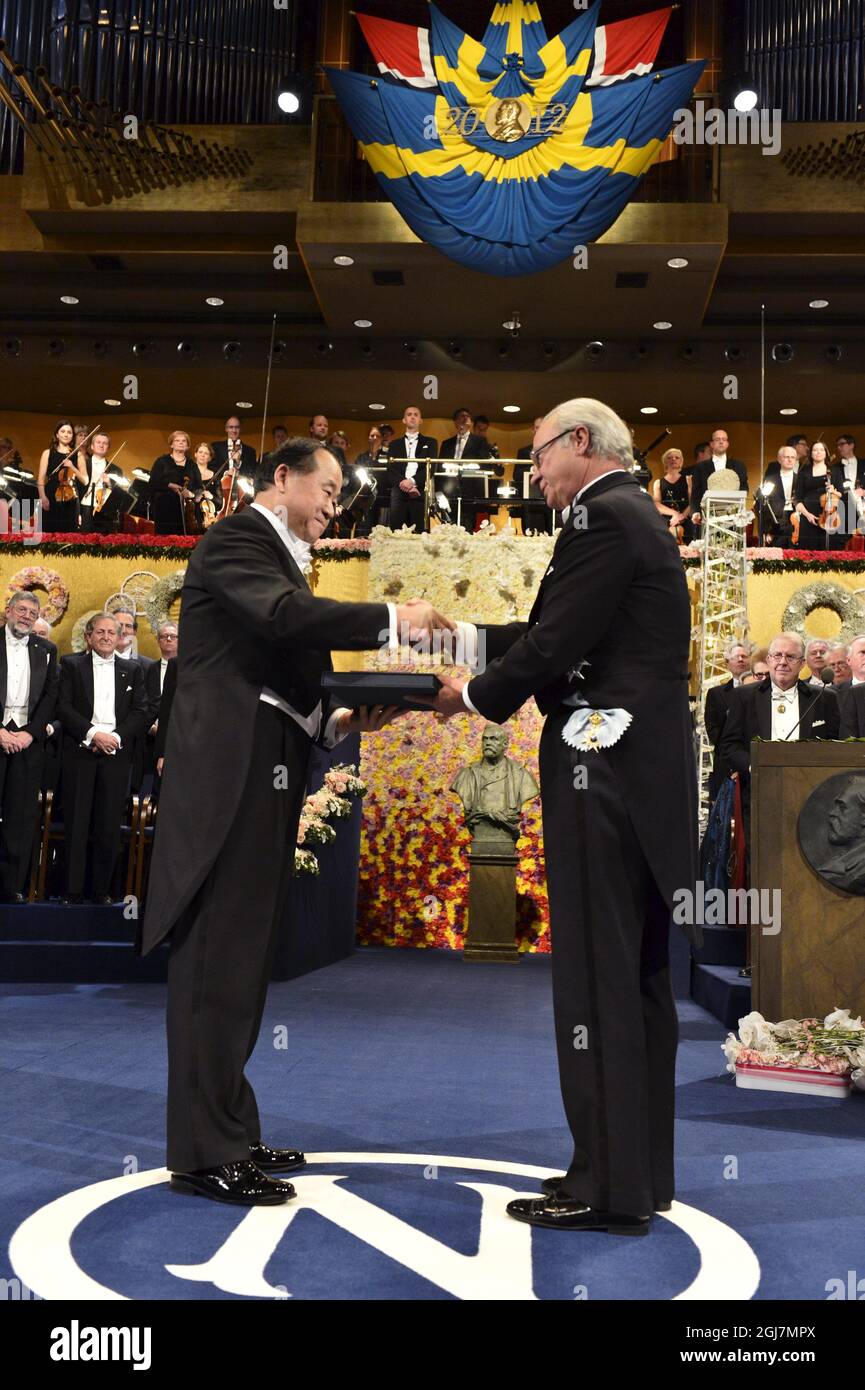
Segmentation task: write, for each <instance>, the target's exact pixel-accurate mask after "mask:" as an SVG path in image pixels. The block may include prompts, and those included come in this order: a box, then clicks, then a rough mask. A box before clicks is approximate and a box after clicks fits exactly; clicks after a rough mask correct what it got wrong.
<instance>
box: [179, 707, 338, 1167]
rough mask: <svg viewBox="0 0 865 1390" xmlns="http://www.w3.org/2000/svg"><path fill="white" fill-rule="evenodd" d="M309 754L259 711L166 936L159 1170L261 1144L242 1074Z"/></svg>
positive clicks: (280, 720)
mask: <svg viewBox="0 0 865 1390" xmlns="http://www.w3.org/2000/svg"><path fill="white" fill-rule="evenodd" d="M311 747H312V744H311V742H310V739H309V738H308V736H307V735H306V734H305V733H304V732H303V730H302V729H301V728H300V727H299V726H298V725H297V724H296V723H295V721H294V720H293V719H291V718H290V717H289V716H288V715H286V714H283V713H282V712H281V711H280V710H277V709H275V708H274V707H273V706H272V705H268V704H265V703H264V702H259V705H258V712H257V716H256V725H255V740H254V743H253V752H252V758H251V760H250V764H249V770H248V774H247V778H246V783H245V786H244V789H243V793H242V795H241V798H240V803H239V805H238V808H237V813H236V815H235V818H234V821H233V823H232V826H231V830H230V831H229V833H228V836H227V838H226V840H225V844H224V845H223V847H222V849H221V850H220V852H219V854H218V856H217V859H216V862H215V864H214V866H213V868H212V869H211V871H210V873H209V874H208V876H207V878H206V879H205V881H204V883H203V885H202V887H201V888H200V889H199V890H198V892H197V893H196V895H195V897H194V898H193V899H192V902H191V903H190V905H189V907H188V908H187V910H186V911H185V912H184V913H183V915H182V916H181V918H180V920H179V921H178V923H177V925H176V926H175V928H174V930H173V932H172V936H171V952H170V955H169V961H168V1010H167V1030H168V1153H167V1163H168V1167H169V1168H170V1169H171V1170H172V1171H174V1172H190V1171H192V1170H194V1169H198V1168H212V1167H216V1166H217V1165H218V1164H222V1163H234V1162H237V1161H238V1160H240V1159H248V1158H249V1146H250V1144H253V1143H257V1142H258V1140H259V1139H260V1138H261V1130H260V1126H259V1117H258V1107H257V1105H256V1101H255V1095H254V1093H253V1090H252V1087H251V1086H250V1084H249V1082H248V1081H247V1079H246V1077H245V1076H244V1067H245V1065H246V1063H247V1061H248V1060H249V1058H250V1056H251V1055H252V1052H253V1049H254V1048H255V1043H256V1040H257V1038H258V1030H259V1028H260V1026H261V1016H262V1013H263V1011H264V1001H265V996H266V994H267V983H268V979H269V976H270V967H271V962H272V959H273V953H274V950H275V948H276V942H277V934H278V929H279V923H280V921H281V918H282V912H283V908H284V905H285V896H286V892H287V889H288V881H289V878H290V876H291V873H292V870H293V867H294V848H295V841H296V838H297V823H298V819H299V817H300V810H301V806H302V805H303V798H304V794H305V791H306V783H307V770H308V766H309V757H310V750H311ZM281 768H284V769H285V773H283V774H281V775H280V774H279V769H281ZM283 784H284V785H283Z"/></svg>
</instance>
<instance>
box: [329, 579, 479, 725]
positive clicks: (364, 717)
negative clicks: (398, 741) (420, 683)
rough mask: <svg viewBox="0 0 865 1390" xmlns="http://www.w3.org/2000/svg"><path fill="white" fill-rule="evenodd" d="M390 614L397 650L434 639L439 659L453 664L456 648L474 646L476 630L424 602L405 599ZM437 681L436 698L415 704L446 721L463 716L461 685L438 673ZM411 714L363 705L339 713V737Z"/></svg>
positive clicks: (421, 699) (393, 707) (395, 708)
mask: <svg viewBox="0 0 865 1390" xmlns="http://www.w3.org/2000/svg"><path fill="white" fill-rule="evenodd" d="M391 611H392V614H393V615H394V617H395V621H394V622H393V623H392V625H391V627H392V632H391V636H392V638H393V637H394V636H395V638H396V642H397V644H398V645H399V646H400V647H406V646H410V645H412V644H414V643H418V642H423V641H424V640H425V639H429V638H432V637H433V636H435V637H436V645H437V649H438V650H439V651H440V652H441V655H442V657H443V659H444V660H445V661H449V662H455V661H458V660H459V655H460V648H461V647H463V648H464V647H465V646H466V643H467V640H468V643H469V644H470V645H471V647H472V649H473V648H474V646H475V645H476V629H475V628H474V626H473V624H470V623H457V622H455V621H454V620H453V619H452V618H448V617H445V615H444V614H443V613H440V612H439V611H438V609H437V608H434V607H433V605H432V604H431V603H427V602H426V600H425V599H408V600H407V601H406V602H405V603H400V604H395V605H393V606H392V609H391ZM394 628H395V633H394V631H393V629H394ZM469 634H471V635H470V636H469ZM438 679H439V681H440V686H441V688H440V689H439V691H438V693H437V695H436V696H435V697H434V698H433V697H425V696H422V695H418V696H417V697H416V699H415V703H416V704H418V705H421V704H422V705H427V706H428V707H429V708H430V709H431V710H433V711H434V712H435V713H437V714H440V715H442V716H443V717H444V718H446V719H447V718H450V716H451V715H453V714H457V713H460V712H462V713H465V712H466V711H467V709H468V707H467V706H466V704H465V703H464V702H463V697H462V689H463V684H464V682H461V681H456V680H453V679H452V678H451V677H448V676H443V675H441V674H440V675H439V677H438ZM412 712H413V711H412V710H411V709H407V708H405V707H404V706H401V705H363V706H361V707H360V708H359V709H353V710H350V709H346V710H342V711H340V716H339V720H338V731H339V737H340V738H345V737H346V736H347V735H348V734H357V733H362V734H371V733H377V732H378V731H379V730H381V729H384V728H385V727H386V726H387V725H388V724H391V723H392V722H393V721H394V720H395V719H398V718H399V717H400V716H401V715H406V714H411V713H412Z"/></svg>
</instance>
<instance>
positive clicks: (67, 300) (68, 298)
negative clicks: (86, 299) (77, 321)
mask: <svg viewBox="0 0 865 1390" xmlns="http://www.w3.org/2000/svg"><path fill="white" fill-rule="evenodd" d="M60 303H61V304H78V303H80V301H79V300H77V299H76V298H75V295H74V294H61V296H60Z"/></svg>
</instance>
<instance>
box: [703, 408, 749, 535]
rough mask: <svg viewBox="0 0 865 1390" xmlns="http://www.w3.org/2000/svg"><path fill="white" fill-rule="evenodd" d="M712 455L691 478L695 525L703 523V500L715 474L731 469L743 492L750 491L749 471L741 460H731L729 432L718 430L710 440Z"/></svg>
mask: <svg viewBox="0 0 865 1390" xmlns="http://www.w3.org/2000/svg"><path fill="white" fill-rule="evenodd" d="M710 447H711V455H710V457H709V458H708V459H707V460H706V462H705V463H698V464H697V466H696V468H695V469H694V472H693V474H692V477H691V519H692V520H693V522H694V524H695V525H698V524H700V523H702V520H703V514H702V506H703V498H704V497H705V495H706V493H707V492H708V490H709V479H710V478H711V476H712V474H713V473H720V472H721V471H722V469H725V468H729V469H732V471H733V472H734V473H735V474H736V477H737V478H738V480H739V488H740V490H741V491H742V492H745V493H747V491H748V469H747V468H746V466H745V464H744V463H743V462H742V460H741V459H735V458H730V457H729V455H728V453H727V450H728V449H729V447H730V440H729V437H728V435H727V431H726V430H723V429H720V428H719V429H716V430H715V431H714V433H713V435H712V438H711V440H710Z"/></svg>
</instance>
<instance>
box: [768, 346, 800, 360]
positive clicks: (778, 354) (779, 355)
mask: <svg viewBox="0 0 865 1390" xmlns="http://www.w3.org/2000/svg"><path fill="white" fill-rule="evenodd" d="M795 356H796V354H795V352H794V351H793V344H792V343H776V344H775V346H774V347H773V348H772V361H773V362H792V361H793V358H794V357H795Z"/></svg>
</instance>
